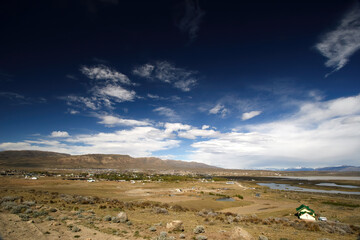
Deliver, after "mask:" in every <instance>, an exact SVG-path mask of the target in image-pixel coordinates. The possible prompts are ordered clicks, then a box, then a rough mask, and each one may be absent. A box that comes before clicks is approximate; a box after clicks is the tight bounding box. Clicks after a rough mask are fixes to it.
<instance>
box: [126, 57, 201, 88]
mask: <svg viewBox="0 0 360 240" xmlns="http://www.w3.org/2000/svg"><path fill="white" fill-rule="evenodd" d="M133 73H134V74H135V75H137V76H140V77H145V78H151V79H156V80H159V81H161V82H165V83H169V84H171V85H172V86H173V87H175V88H178V89H180V90H182V91H184V92H188V91H190V90H191V89H192V88H193V87H194V86H196V84H197V79H196V78H195V77H194V75H195V74H196V72H195V71H190V70H186V69H184V68H179V67H175V66H174V65H173V64H172V63H170V62H168V61H157V62H156V63H155V64H149V63H147V64H144V65H142V66H138V67H136V68H134V69H133Z"/></svg>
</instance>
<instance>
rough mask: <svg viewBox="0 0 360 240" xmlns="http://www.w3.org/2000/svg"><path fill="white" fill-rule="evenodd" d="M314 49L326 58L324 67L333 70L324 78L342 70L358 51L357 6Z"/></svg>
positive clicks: (359, 25) (359, 17) (359, 20)
mask: <svg viewBox="0 0 360 240" xmlns="http://www.w3.org/2000/svg"><path fill="white" fill-rule="evenodd" d="M315 47H316V49H317V50H318V51H319V52H320V53H321V54H322V55H323V56H324V57H326V58H327V61H326V62H325V66H326V67H330V68H333V71H331V72H330V73H328V74H326V75H325V76H326V77H327V76H329V75H330V74H332V73H333V72H336V71H338V70H340V69H341V68H343V67H344V66H345V65H346V64H347V63H348V62H349V58H350V57H351V56H352V55H353V54H354V53H355V52H356V51H358V50H359V49H360V7H359V4H358V3H357V4H356V5H355V6H354V8H353V9H352V10H351V11H350V12H348V13H347V14H346V15H345V16H344V17H343V19H342V20H341V21H340V24H339V25H338V26H337V28H336V29H335V30H333V31H330V32H328V33H326V34H325V35H324V36H323V37H322V39H321V41H320V42H319V43H317V44H316V45H315Z"/></svg>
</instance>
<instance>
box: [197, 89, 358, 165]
mask: <svg viewBox="0 0 360 240" xmlns="http://www.w3.org/2000/svg"><path fill="white" fill-rule="evenodd" d="M359 139H360V95H357V96H353V97H346V98H338V99H334V100H330V101H323V102H307V103H302V104H301V105H300V109H299V111H298V112H296V113H295V114H293V115H292V116H290V117H288V118H286V119H282V120H278V121H274V122H270V123H263V124H255V125H248V126H246V127H241V128H239V130H238V131H232V132H229V133H222V134H221V135H219V136H218V137H216V138H214V139H210V140H205V141H197V142H194V143H193V144H192V147H194V148H195V149H196V150H195V151H194V152H193V154H192V156H191V157H190V159H193V160H196V161H201V162H204V163H207V164H213V165H214V164H215V165H216V164H217V165H220V166H223V167H232V168H235V167H236V168H244V167H247V168H249V167H295V166H298V165H301V166H305V167H306V166H309V167H317V166H333V165H341V164H344V163H345V162H346V164H350V165H351V164H352V165H358V156H360V140H359ZM219 159H221V161H219Z"/></svg>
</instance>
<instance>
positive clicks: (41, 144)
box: [0, 127, 180, 157]
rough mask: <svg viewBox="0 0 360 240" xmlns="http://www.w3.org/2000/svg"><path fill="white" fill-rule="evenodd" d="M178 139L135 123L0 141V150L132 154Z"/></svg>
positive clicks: (147, 153)
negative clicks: (36, 138) (113, 128)
mask: <svg viewBox="0 0 360 240" xmlns="http://www.w3.org/2000/svg"><path fill="white" fill-rule="evenodd" d="M179 143H180V141H179V140H175V139H171V138H169V135H168V134H167V133H165V132H164V131H163V130H161V129H157V128H154V127H135V128H132V129H130V130H121V131H115V132H112V133H98V134H89V135H77V136H71V137H69V138H66V140H64V141H63V142H57V141H43V140H40V141H23V142H13V143H12V142H6V143H1V144H0V149H1V150H21V149H22V150H23V149H27V150H42V151H55V152H62V153H70V154H91V153H104V154H129V155H131V156H134V157H144V156H151V153H152V152H156V151H161V150H167V149H170V148H174V147H177V146H178V145H179Z"/></svg>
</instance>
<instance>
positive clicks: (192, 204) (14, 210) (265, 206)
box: [0, 176, 360, 240]
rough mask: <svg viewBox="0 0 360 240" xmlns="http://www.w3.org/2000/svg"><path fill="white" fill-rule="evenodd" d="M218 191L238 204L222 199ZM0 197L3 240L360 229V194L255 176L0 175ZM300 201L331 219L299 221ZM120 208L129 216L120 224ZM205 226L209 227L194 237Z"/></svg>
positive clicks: (310, 234) (337, 234) (283, 234)
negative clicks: (290, 186)
mask: <svg viewBox="0 0 360 240" xmlns="http://www.w3.org/2000/svg"><path fill="white" fill-rule="evenodd" d="M177 189H181V191H180V190H177ZM257 193H260V197H256V194H257ZM220 196H230V197H233V198H234V199H235V201H231V202H225V201H216V199H218V198H220ZM235 196H236V197H235ZM241 197H242V199H241ZM0 201H1V206H0V233H1V235H2V237H3V238H4V239H37V240H40V239H163V240H166V239H182V238H183V237H185V238H184V239H200V237H199V236H200V235H202V236H204V237H206V238H207V239H246V238H244V236H243V238H241V236H240V235H241V233H239V228H241V230H242V231H246V232H248V233H249V235H251V236H252V237H253V239H258V237H259V235H264V236H266V237H267V238H268V239H283V240H284V239H293V240H296V239H302V240H303V239H324V238H328V239H357V237H358V235H359V233H360V227H359V226H360V197H359V196H347V195H325V194H310V193H296V192H281V191H275V190H269V189H267V188H265V187H259V186H257V185H256V184H255V183H254V182H250V181H244V182H237V183H236V184H233V185H229V184H226V183H225V182H200V181H184V182H136V183H135V184H131V183H130V182H116V181H96V182H93V183H89V182H86V181H71V180H62V179H61V178H56V177H42V178H39V179H38V180H30V179H23V178H17V177H11V176H6V177H0ZM302 203H303V204H307V205H310V206H311V208H312V209H314V210H315V211H316V213H317V214H319V216H326V217H327V218H328V220H329V221H328V222H327V223H318V222H316V223H308V222H303V221H299V220H298V219H297V218H296V217H295V216H294V213H295V208H296V207H298V206H299V205H300V204H302ZM204 209H206V210H204ZM121 211H124V212H126V214H127V216H128V220H127V221H124V222H118V221H120V220H119V219H117V218H116V216H117V214H118V213H119V212H121ZM111 217H112V218H111ZM109 220H110V221H109ZM174 220H180V221H182V223H183V231H177V230H172V229H169V228H167V227H166V224H167V223H169V222H171V221H174ZM199 225H202V226H203V227H204V229H205V232H204V233H199V234H195V233H194V229H195V228H196V227H197V226H199ZM161 232H166V233H167V236H166V237H163V238H161V237H160V235H161ZM173 237H174V238H173Z"/></svg>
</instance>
